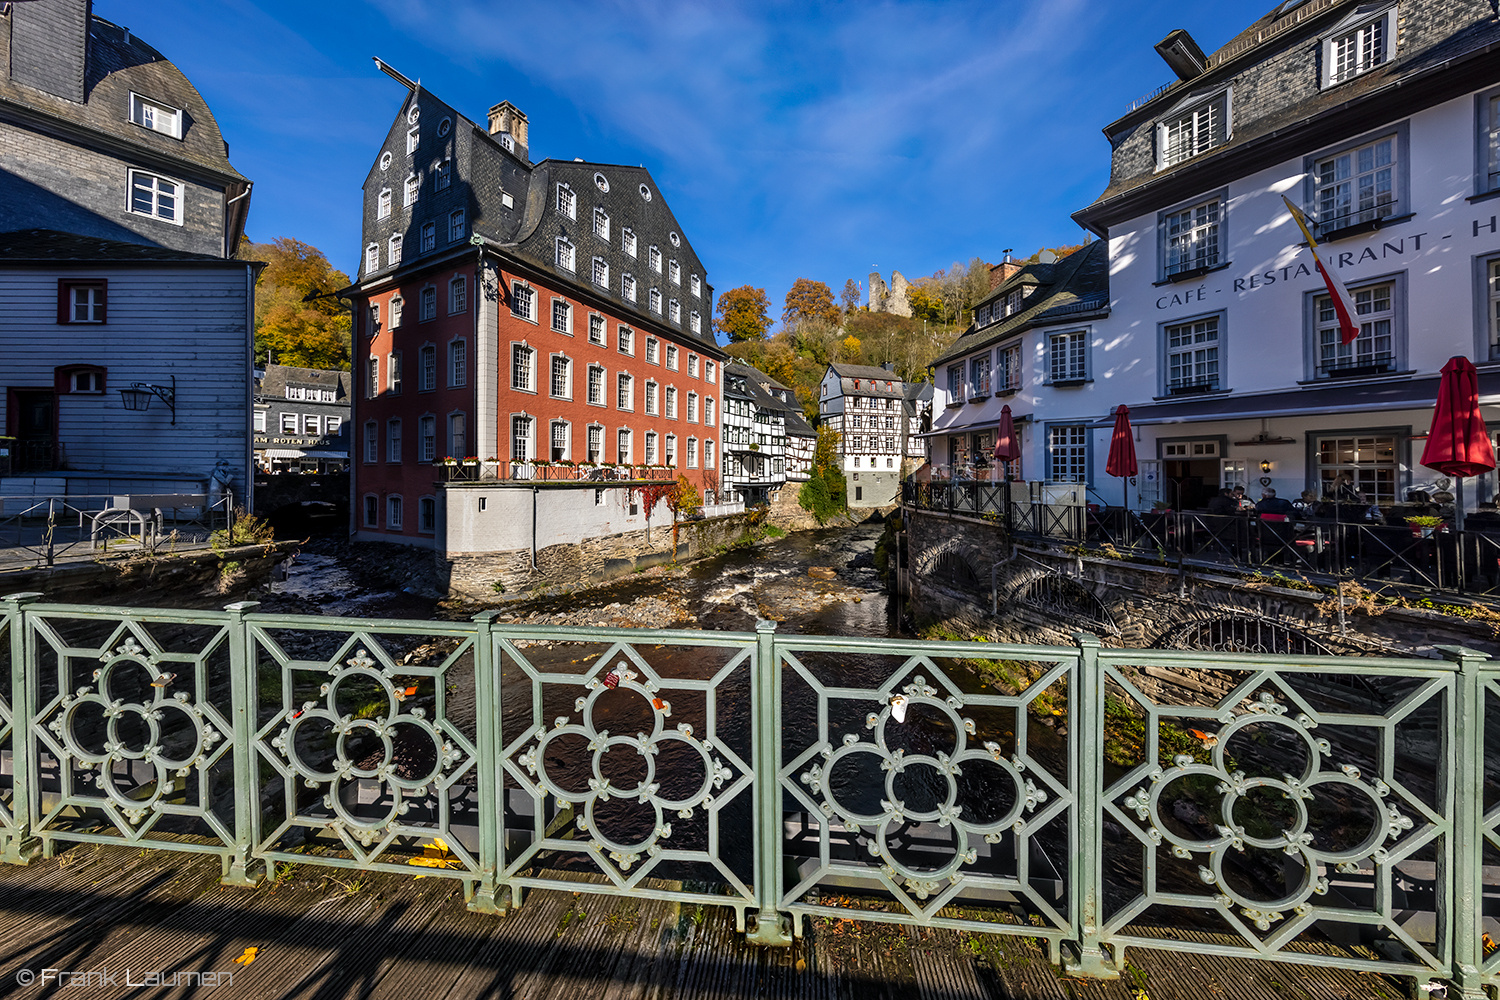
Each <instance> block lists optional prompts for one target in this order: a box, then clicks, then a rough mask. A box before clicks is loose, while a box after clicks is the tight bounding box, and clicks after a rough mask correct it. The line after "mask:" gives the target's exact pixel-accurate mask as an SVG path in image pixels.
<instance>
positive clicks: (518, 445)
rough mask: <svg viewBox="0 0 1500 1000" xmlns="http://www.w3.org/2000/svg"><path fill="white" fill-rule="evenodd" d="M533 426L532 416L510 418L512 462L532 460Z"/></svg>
mask: <svg viewBox="0 0 1500 1000" xmlns="http://www.w3.org/2000/svg"><path fill="white" fill-rule="evenodd" d="M531 428H532V420H531V418H530V417H511V418H510V459H511V461H512V462H529V461H531V456H532V447H531V440H532V439H531Z"/></svg>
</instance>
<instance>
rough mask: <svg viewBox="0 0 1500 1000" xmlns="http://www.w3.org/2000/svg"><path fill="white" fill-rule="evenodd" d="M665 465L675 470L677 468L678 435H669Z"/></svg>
mask: <svg viewBox="0 0 1500 1000" xmlns="http://www.w3.org/2000/svg"><path fill="white" fill-rule="evenodd" d="M663 464H665V465H670V466H672V467H674V468H675V467H676V466H677V435H676V434H668V435H667V453H666V457H665V460H664V463H663Z"/></svg>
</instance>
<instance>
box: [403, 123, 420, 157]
mask: <svg viewBox="0 0 1500 1000" xmlns="http://www.w3.org/2000/svg"><path fill="white" fill-rule="evenodd" d="M421 144H422V133H421V131H419V130H418V129H408V130H407V132H406V155H407V156H410V155H411V154H412V153H415V152H416V151H417V147H418V146H420V145H421Z"/></svg>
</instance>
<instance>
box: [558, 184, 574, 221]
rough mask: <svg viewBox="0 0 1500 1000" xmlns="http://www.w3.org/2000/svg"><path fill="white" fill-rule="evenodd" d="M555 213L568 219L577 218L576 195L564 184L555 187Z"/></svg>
mask: <svg viewBox="0 0 1500 1000" xmlns="http://www.w3.org/2000/svg"><path fill="white" fill-rule="evenodd" d="M557 212H558V214H559V215H566V216H567V217H568V218H570V219H576V218H577V217H578V195H576V194H574V193H573V189H572V188H570V187H568V185H566V184H559V185H558V186H557Z"/></svg>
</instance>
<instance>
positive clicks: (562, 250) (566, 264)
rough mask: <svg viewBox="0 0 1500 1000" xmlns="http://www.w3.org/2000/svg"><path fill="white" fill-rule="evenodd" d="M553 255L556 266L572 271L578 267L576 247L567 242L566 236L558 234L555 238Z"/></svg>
mask: <svg viewBox="0 0 1500 1000" xmlns="http://www.w3.org/2000/svg"><path fill="white" fill-rule="evenodd" d="M555 257H556V260H557V266H558V267H560V268H562V269H563V270H565V271H573V270H576V269H577V267H578V248H577V247H575V246H574V245H573V244H572V243H571V242H569V240H568V238H567V237H566V236H559V237H558V238H557V251H556V254H555Z"/></svg>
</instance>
